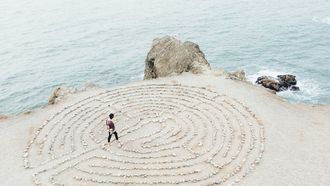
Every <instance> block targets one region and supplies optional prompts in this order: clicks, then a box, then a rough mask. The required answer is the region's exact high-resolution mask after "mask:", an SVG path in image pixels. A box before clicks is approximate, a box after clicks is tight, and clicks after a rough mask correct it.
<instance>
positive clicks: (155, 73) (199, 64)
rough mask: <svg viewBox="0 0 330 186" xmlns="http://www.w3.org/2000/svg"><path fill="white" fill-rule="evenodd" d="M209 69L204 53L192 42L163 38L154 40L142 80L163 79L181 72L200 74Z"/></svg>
mask: <svg viewBox="0 0 330 186" xmlns="http://www.w3.org/2000/svg"><path fill="white" fill-rule="evenodd" d="M209 69H210V64H209V63H208V62H207V60H206V59H205V55H204V53H203V52H202V51H201V50H200V49H199V46H198V45H197V44H195V43H193V42H190V41H185V42H181V41H180V40H178V39H176V38H174V37H170V36H165V37H162V38H157V39H154V41H153V44H152V47H151V49H150V51H149V52H148V55H147V58H146V60H145V70H144V79H153V78H158V77H165V76H169V75H171V74H181V73H182V72H192V73H194V74H198V73H202V72H203V71H205V70H209Z"/></svg>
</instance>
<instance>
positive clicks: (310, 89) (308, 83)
mask: <svg viewBox="0 0 330 186" xmlns="http://www.w3.org/2000/svg"><path fill="white" fill-rule="evenodd" d="M280 74H295V73H292V72H280V71H274V70H260V71H258V72H257V73H256V74H252V75H249V76H247V79H248V80H249V81H251V82H253V83H255V81H256V80H257V78H258V77H260V76H272V77H276V76H277V75H280ZM295 75H296V77H297V86H298V87H299V88H300V91H282V92H278V93H277V94H278V95H279V96H281V97H283V98H285V99H286V100H288V101H289V102H305V103H313V104H316V103H318V99H317V98H318V96H320V95H321V93H322V92H321V91H322V90H321V88H320V86H319V84H318V82H317V81H315V80H313V79H311V78H308V79H307V78H303V77H302V76H299V74H295Z"/></svg>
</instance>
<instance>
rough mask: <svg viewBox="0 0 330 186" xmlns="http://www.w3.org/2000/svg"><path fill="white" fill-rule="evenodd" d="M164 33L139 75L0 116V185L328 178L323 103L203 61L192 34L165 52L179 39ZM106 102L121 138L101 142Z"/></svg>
mask: <svg viewBox="0 0 330 186" xmlns="http://www.w3.org/2000/svg"><path fill="white" fill-rule="evenodd" d="M166 38H167V39H169V40H168V41H169V42H173V44H170V45H169V48H167V49H168V50H169V51H167V49H166V48H165V49H164V50H163V51H161V52H155V53H156V54H157V55H154V56H153V55H152V54H151V53H153V52H149V54H150V55H149V54H148V56H147V59H146V61H145V62H146V63H148V62H150V61H153V62H154V65H155V64H156V67H155V68H150V66H148V64H145V65H146V71H147V72H146V74H148V73H150V74H151V75H150V77H148V78H145V80H141V81H136V82H132V83H130V84H127V85H123V86H118V87H114V88H110V89H102V88H98V87H95V88H93V89H86V90H85V91H76V92H75V93H72V94H67V95H66V96H65V98H63V99H61V100H60V101H56V100H55V101H54V103H56V104H52V105H48V106H46V107H45V108H41V109H38V110H35V111H33V112H31V113H30V114H28V115H24V114H22V115H18V116H15V117H10V118H7V119H4V120H0V140H1V141H2V142H1V143H0V148H1V149H2V150H1V160H0V162H1V165H2V166H0V172H1V174H0V179H1V185H100V186H103V185H104V186H105V185H196V186H197V185H198V186H199V185H274V186H275V185H327V184H328V183H329V182H330V178H329V176H328V174H326V173H327V172H329V171H330V167H329V166H328V165H330V158H329V154H330V147H329V145H328V141H329V140H330V125H329V121H330V114H329V113H330V106H329V105H305V104H290V103H288V102H286V101H284V100H282V99H281V98H280V97H278V96H276V95H274V94H272V93H270V92H269V91H267V90H266V89H265V88H263V87H258V86H255V85H252V84H250V83H248V82H246V81H245V75H244V74H245V73H244V71H238V72H234V73H226V72H224V71H222V70H219V69H211V67H210V65H209V64H208V63H207V60H206V58H205V56H204V55H202V54H203V53H202V52H201V51H200V49H199V47H197V48H198V49H197V48H196V45H195V44H189V45H192V46H193V47H192V49H191V50H190V49H189V50H187V51H186V52H184V55H185V57H180V56H181V52H180V53H177V54H171V53H172V52H170V51H171V50H170V48H171V47H173V48H186V46H183V45H184V44H183V43H186V42H183V43H182V42H179V41H177V40H174V39H173V38H168V37H165V40H166ZM156 41H158V42H159V40H156ZM156 43H157V42H156ZM155 46H157V47H159V46H158V45H157V44H155V43H154V44H153V46H152V49H151V50H153V48H154V47H155ZM197 46H198V45H197ZM188 48H189V47H188ZM160 49H161V48H158V49H157V50H155V51H159V50H160ZM186 49H187V48H186ZM178 50H180V49H178ZM158 54H164V55H160V56H159V55H158ZM175 56H177V58H179V59H184V60H186V59H188V60H187V61H185V62H183V63H182V64H179V63H180V61H181V60H180V61H177V60H175V58H176V57H175ZM188 56H190V57H188ZM196 56H197V57H196ZM153 58H154V59H153ZM152 59H153V60H152ZM168 60H169V61H171V62H169V63H170V64H171V65H169V64H168V66H165V67H164V66H162V65H159V66H158V65H157V64H158V62H159V64H163V63H166V61H168ZM177 66H180V68H181V70H179V71H175V70H176V67H177ZM165 69H168V70H169V73H168V74H166V73H163V72H162V71H163V70H165ZM192 69H194V70H192ZM195 70H196V71H195ZM159 72H162V73H159ZM53 95H55V96H54V97H57V98H58V97H61V94H59V93H57V92H56V93H54V94H53ZM55 99H56V98H55ZM110 112H113V113H114V114H115V118H114V123H115V125H116V130H117V132H118V135H119V140H120V141H115V140H113V141H111V143H110V144H107V142H106V138H107V131H106V128H105V119H106V118H107V116H108V114H109V113H110Z"/></svg>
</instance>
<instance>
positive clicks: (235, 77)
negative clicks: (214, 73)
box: [227, 70, 246, 81]
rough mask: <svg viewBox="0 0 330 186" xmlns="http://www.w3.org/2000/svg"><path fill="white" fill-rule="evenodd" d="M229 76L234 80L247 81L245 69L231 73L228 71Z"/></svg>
mask: <svg viewBox="0 0 330 186" xmlns="http://www.w3.org/2000/svg"><path fill="white" fill-rule="evenodd" d="M227 77H228V78H230V79H233V80H240V81H246V77H245V72H244V70H238V71H235V72H229V73H227Z"/></svg>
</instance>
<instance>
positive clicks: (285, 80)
mask: <svg viewBox="0 0 330 186" xmlns="http://www.w3.org/2000/svg"><path fill="white" fill-rule="evenodd" d="M277 78H278V80H279V82H280V84H281V85H282V86H283V87H286V88H289V87H290V86H292V85H296V84H297V80H296V76H294V75H291V74H286V75H278V76H277Z"/></svg>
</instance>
